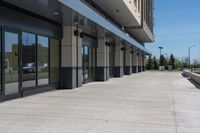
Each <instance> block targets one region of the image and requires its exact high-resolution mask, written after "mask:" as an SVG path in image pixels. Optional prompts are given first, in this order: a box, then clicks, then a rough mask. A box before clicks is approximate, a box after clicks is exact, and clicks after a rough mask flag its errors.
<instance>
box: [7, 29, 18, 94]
mask: <svg viewBox="0 0 200 133" xmlns="http://www.w3.org/2000/svg"><path fill="white" fill-rule="evenodd" d="M18 43H19V35H18V34H16V33H11V32H4V46H5V58H4V73H5V95H10V94H16V93H18V91H19V84H18V74H19V73H18Z"/></svg>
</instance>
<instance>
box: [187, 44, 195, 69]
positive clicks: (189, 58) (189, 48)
mask: <svg viewBox="0 0 200 133" xmlns="http://www.w3.org/2000/svg"><path fill="white" fill-rule="evenodd" d="M194 47H196V45H193V46H190V47H188V60H189V68H190V71H191V72H192V67H191V56H190V52H191V48H194Z"/></svg>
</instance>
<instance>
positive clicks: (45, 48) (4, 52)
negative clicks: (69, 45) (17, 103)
mask: <svg viewBox="0 0 200 133" xmlns="http://www.w3.org/2000/svg"><path fill="white" fill-rule="evenodd" d="M0 28H1V27H0ZM2 29H3V30H2V32H0V33H2V36H1V37H2V38H0V39H1V40H0V42H1V47H0V59H1V63H2V64H3V65H0V70H1V71H0V92H2V91H3V90H5V95H12V94H18V93H19V91H20V90H25V89H27V88H30V87H31V88H33V89H34V88H36V87H37V86H41V85H49V84H53V85H55V84H56V86H57V85H59V82H60V42H59V40H58V39H54V38H51V37H47V36H41V35H37V34H33V33H27V32H20V31H17V30H13V29H11V28H2ZM2 66H3V67H2ZM2 72H3V74H2ZM2 75H3V77H1V76H2ZM2 81H3V82H2ZM1 83H3V84H1Z"/></svg>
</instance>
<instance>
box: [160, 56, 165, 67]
mask: <svg viewBox="0 0 200 133" xmlns="http://www.w3.org/2000/svg"><path fill="white" fill-rule="evenodd" d="M166 64H167V61H166V59H165V56H164V55H161V56H160V64H159V65H160V66H166Z"/></svg>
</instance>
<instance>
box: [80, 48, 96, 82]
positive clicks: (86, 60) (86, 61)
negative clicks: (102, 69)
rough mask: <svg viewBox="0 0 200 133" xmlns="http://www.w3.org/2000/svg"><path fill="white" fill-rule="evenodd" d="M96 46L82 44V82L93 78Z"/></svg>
mask: <svg viewBox="0 0 200 133" xmlns="http://www.w3.org/2000/svg"><path fill="white" fill-rule="evenodd" d="M95 67H96V48H94V47H91V46H87V45H85V46H83V82H84V83H86V82H89V81H92V80H94V78H95Z"/></svg>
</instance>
